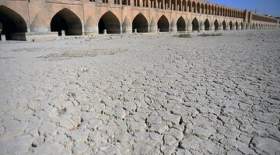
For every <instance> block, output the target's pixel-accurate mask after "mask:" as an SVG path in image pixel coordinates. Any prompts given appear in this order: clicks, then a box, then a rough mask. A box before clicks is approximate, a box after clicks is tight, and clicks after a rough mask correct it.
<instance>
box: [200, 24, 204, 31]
mask: <svg viewBox="0 0 280 155" xmlns="http://www.w3.org/2000/svg"><path fill="white" fill-rule="evenodd" d="M199 28H200V32H204V30H205V26H204V24H203V23H202V24H201V25H200V27H199Z"/></svg>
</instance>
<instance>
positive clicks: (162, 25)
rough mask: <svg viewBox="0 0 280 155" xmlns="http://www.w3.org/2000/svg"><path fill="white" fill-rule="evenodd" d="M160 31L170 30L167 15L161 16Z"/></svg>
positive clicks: (159, 21)
mask: <svg viewBox="0 0 280 155" xmlns="http://www.w3.org/2000/svg"><path fill="white" fill-rule="evenodd" d="M157 26H158V29H159V32H168V31H169V22H168V19H167V18H166V17H165V16H161V17H160V19H159V20H158V23H157Z"/></svg>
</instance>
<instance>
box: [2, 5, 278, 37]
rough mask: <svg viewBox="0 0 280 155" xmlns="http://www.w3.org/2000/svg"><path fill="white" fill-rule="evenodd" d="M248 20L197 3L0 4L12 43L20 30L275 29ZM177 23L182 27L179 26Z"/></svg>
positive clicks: (268, 22) (243, 14)
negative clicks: (14, 35) (12, 39)
mask: <svg viewBox="0 0 280 155" xmlns="http://www.w3.org/2000/svg"><path fill="white" fill-rule="evenodd" d="M139 15H141V16H139ZM5 17H7V21H6V18H5ZM136 17H137V19H135V18H136ZM252 17H256V15H252V14H251V13H250V12H247V11H246V10H237V9H232V8H227V7H224V6H220V5H215V4H210V3H208V2H204V1H197V0H196V1H190V0H1V1H0V21H1V20H2V21H1V22H2V25H3V26H2V27H5V25H6V27H9V28H6V30H4V31H3V30H2V34H5V33H7V34H11V37H10V38H13V37H12V36H13V34H16V33H22V29H24V28H25V27H26V28H25V31H26V32H27V34H49V33H51V32H55V33H57V32H58V34H61V35H63V34H62V32H59V31H61V30H64V29H65V30H66V32H65V33H66V35H71V34H72V35H81V34H98V33H104V32H105V31H106V30H107V32H108V33H131V32H133V31H134V29H137V28H138V29H139V30H141V31H142V30H143V32H144V30H145V29H146V28H144V26H143V25H145V26H146V27H147V32H156V31H160V28H162V30H166V29H167V28H168V31H172V32H176V31H177V29H180V31H195V30H197V31H204V30H222V29H224V30H241V29H260V28H273V27H276V26H277V25H278V23H277V22H276V23H275V22H271V21H273V20H271V18H269V17H263V16H262V18H252ZM266 18H267V19H268V20H266ZM178 19H180V23H179V26H181V27H179V26H178V22H179V20H178ZM259 19H260V20H259ZM264 19H265V20H264ZM135 20H136V21H135ZM24 24H25V25H24ZM167 24H168V26H167ZM7 25H8V26H7ZM12 25H16V26H14V27H15V28H13V29H12V27H13V26H12ZM20 25H23V26H22V27H20ZM62 25H64V26H62ZM2 29H5V28H2ZM101 29H102V30H101ZM117 29H119V30H117ZM145 32H146V31H145ZM7 36H8V35H7ZM8 37H9V36H8Z"/></svg>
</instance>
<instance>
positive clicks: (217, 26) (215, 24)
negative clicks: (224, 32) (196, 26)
mask: <svg viewBox="0 0 280 155" xmlns="http://www.w3.org/2000/svg"><path fill="white" fill-rule="evenodd" d="M214 27H215V31H218V30H219V22H218V20H217V19H216V20H215V21H214Z"/></svg>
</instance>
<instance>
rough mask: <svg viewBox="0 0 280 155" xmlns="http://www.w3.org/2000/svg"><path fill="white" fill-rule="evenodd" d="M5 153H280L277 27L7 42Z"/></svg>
mask: <svg viewBox="0 0 280 155" xmlns="http://www.w3.org/2000/svg"><path fill="white" fill-rule="evenodd" d="M0 72H1V76H0V104H1V105H0V107H1V108H0V116H1V117H0V154H38V155H42V154H50V155H57V154H66V155H69V154H75V155H81V154H97V155H114V154H115V155H130V154H132V155H141V154H143V155H152V154H153V155H156V154H164V155H168V154H172V155H184V154H185V155H188V154H227V155H238V154H280V31H268V30H267V31H260V32H256V31H248V32H242V33H241V32H238V33H226V34H224V35H223V36H216V37H193V38H177V37H174V36H171V35H166V34H163V35H142V36H141V35H129V36H123V37H121V36H107V37H97V38H93V39H89V38H88V39H68V40H58V41H50V42H35V43H32V42H6V43H0Z"/></svg>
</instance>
